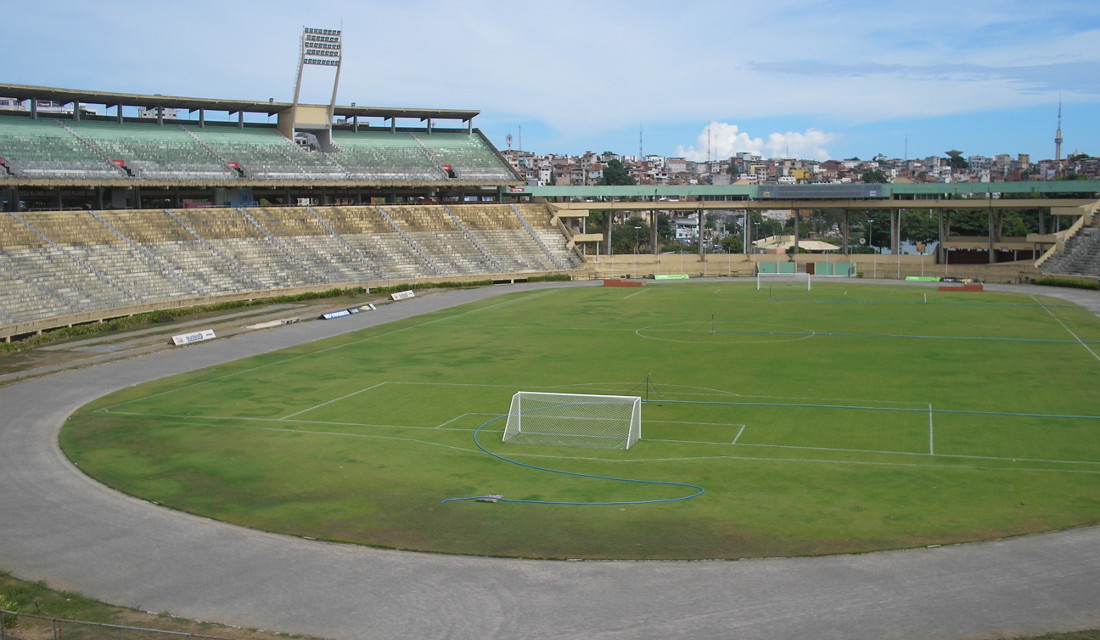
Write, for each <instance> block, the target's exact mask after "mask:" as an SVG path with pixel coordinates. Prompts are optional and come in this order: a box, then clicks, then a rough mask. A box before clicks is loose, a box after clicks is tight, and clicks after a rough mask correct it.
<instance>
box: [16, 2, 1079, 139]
mask: <svg viewBox="0 0 1100 640" xmlns="http://www.w3.org/2000/svg"><path fill="white" fill-rule="evenodd" d="M0 3H2V5H3V14H2V15H3V19H2V20H0V42H3V43H4V45H5V46H4V49H5V51H6V52H8V56H7V57H6V62H5V65H4V72H3V73H2V74H0V78H3V81H5V82H11V83H17V84H34V85H44V86H52V87H64V88H71V89H88V90H102V91H119V92H134V93H160V94H164V95H178V96H200V97H212V98H236V99H244V100H265V99H267V98H274V99H275V100H283V101H289V100H291V98H292V97H293V90H294V79H295V74H296V71H297V57H298V39H299V36H300V34H301V29H302V27H303V26H312V27H322V28H336V29H341V30H342V31H343V35H344V50H345V52H344V62H343V68H342V72H341V78H340V86H339V94H338V98H337V101H338V102H340V103H342V104H348V103H352V102H355V103H356V104H358V105H369V106H382V107H425V108H454V109H477V110H480V111H481V115H479V116H478V117H477V118H476V119H475V120H474V124H475V126H477V127H478V128H480V129H481V130H482V131H484V132H485V134H486V135H487V136H489V138H490V139H491V140H492V141H493V143H494V144H496V145H497V147H499V148H501V149H506V148H508V146H509V143H508V136H509V135H511V136H512V142H511V146H512V148H520V145H521V140H522V148H523V149H524V150H527V151H533V152H535V153H563V154H576V153H583V152H585V151H596V152H600V151H608V150H610V151H615V152H618V153H622V154H636V153H638V151H639V148H642V149H643V150H644V152H645V153H647V154H648V153H654V154H660V155H666V156H683V157H687V158H689V159H695V160H706V159H708V158H724V157H729V156H730V155H731V154H732V153H735V152H738V151H750V152H755V153H760V154H762V155H764V156H765V157H797V158H814V159H819V160H823V159H827V158H848V157H860V158H870V157H872V156H874V155H875V154H878V153H883V154H885V155H887V156H891V157H910V158H916V157H925V156H928V155H943V154H944V152H945V151H947V150H949V149H958V150H960V151H963V153H964V155H976V154H979V155H989V156H991V155H995V154H998V153H1009V154H1013V155H1014V154H1017V153H1029V154H1031V157H1032V158H1033V159H1040V158H1049V157H1053V155H1054V142H1053V139H1054V132H1055V128H1056V126H1057V115H1058V105H1059V99H1060V100H1061V103H1062V129H1063V137H1064V139H1065V142H1064V144H1063V154H1068V153H1073V152H1074V151H1078V150H1079V151H1081V152H1084V153H1088V154H1090V155H1100V3H1098V2H1095V0H1091V1H1077V0H1070V1H1057V0H1055V1H1050V2H1035V1H1030V2H1020V1H1017V0H997V1H995V2H990V1H985V0H975V1H963V2H958V1H957V0H953V1H951V2H942V1H939V0H927V1H924V2H919V3H916V2H914V3H895V2H867V1H866V0H864V1H861V2H848V1H845V0H839V1H838V0H833V1H829V2H825V1H820V2H819V1H816V0H798V1H789V0H770V1H769V2H763V3H761V2H756V3H748V2H742V1H735V0H724V1H717V0H715V1H712V0H680V1H679V2H668V1H665V2H656V1H653V0H632V1H615V0H583V1H582V0H554V1H552V2H547V1H546V0H538V1H535V2H527V1H524V0H511V1H504V0H463V1H462V2H454V1H449V2H442V1H438V0H400V1H397V0H360V1H348V0H331V1H326V0H316V1H315V2H312V3H310V2H301V1H300V0H298V1H289V0H266V1H263V2H260V1H255V0H236V1H234V2H224V1H213V0H190V1H189V2H186V3H134V2H122V1H121V0H101V1H100V2H87V1H82V2H73V1H69V0H34V1H29V2H17V1H16V0H0ZM325 73H326V70H325V69H323V68H321V67H307V74H306V76H305V84H304V90H303V91H304V93H303V100H304V101H312V102H319V103H323V102H327V100H328V94H329V93H330V92H331V77H330V76H326V75H325ZM208 117H211V116H208Z"/></svg>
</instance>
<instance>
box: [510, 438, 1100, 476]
mask: <svg viewBox="0 0 1100 640" xmlns="http://www.w3.org/2000/svg"><path fill="white" fill-rule="evenodd" d="M700 444H714V443H700ZM720 446H723V447H728V446H729V445H727V444H723V445H720ZM740 446H746V445H740ZM748 446H757V445H748ZM909 455H921V456H924V455H927V454H923V453H921V454H909ZM512 457H514V458H538V459H549V460H553V459H562V460H581V461H596V462H620V463H631V464H637V463H647V462H685V461H688V460H740V461H748V462H779V463H788V462H798V463H809V464H835V465H855V466H874V467H898V468H906V469H914V468H915V469H944V470H952V469H958V470H962V471H975V470H976V471H1013V472H1016V471H1029V472H1039V473H1042V472H1045V473H1083V474H1088V475H1098V474H1100V470H1097V471H1093V470H1091V469H1041V468H1028V467H989V466H981V465H951V464H926V463H920V462H880V461H874V460H829V459H824V458H821V459H819V458H769V457H760V456H730V455H720V456H678V457H674V458H644V459H639V458H633V459H629V460H628V459H618V460H616V459H611V458H592V457H581V456H557V455H542V454H513V455H512ZM948 457H952V456H937V458H939V459H943V458H948ZM1013 459H1014V458H990V459H989V460H991V461H996V460H1013ZM1016 459H1018V458H1016ZM1033 462H1034V461H1033ZM1037 462H1047V461H1044V460H1039V461H1037ZM1071 462H1072V461H1071Z"/></svg>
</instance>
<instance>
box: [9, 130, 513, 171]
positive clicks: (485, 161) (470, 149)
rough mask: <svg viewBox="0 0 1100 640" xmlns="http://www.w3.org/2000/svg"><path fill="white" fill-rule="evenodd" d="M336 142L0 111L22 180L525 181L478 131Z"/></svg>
mask: <svg viewBox="0 0 1100 640" xmlns="http://www.w3.org/2000/svg"><path fill="white" fill-rule="evenodd" d="M332 140H333V142H334V144H335V149H334V150H330V151H324V152H322V151H317V150H314V151H311V150H308V149H306V148H303V147H300V146H298V145H297V144H295V143H294V142H293V141H291V140H288V139H287V138H285V137H284V136H283V135H282V134H281V133H279V131H278V130H277V129H276V128H275V127H274V125H262V124H255V123H250V124H249V125H247V126H244V127H238V126H236V125H231V124H226V123H206V124H205V126H199V124H198V123H196V122H193V121H190V120H187V121H173V122H167V123H165V124H157V123H155V122H152V121H148V122H138V121H133V120H128V121H126V122H123V123H119V122H116V121H115V120H113V119H93V118H85V119H82V120H72V119H68V118H64V119H54V118H39V119H32V118H29V117H27V116H26V115H25V114H19V115H0V157H3V158H4V159H5V162H6V163H7V164H8V166H9V167H10V168H11V171H12V172H13V174H14V176H15V177H17V178H32V179H48V180H89V181H93V180H108V179H109V180H115V181H117V180H127V181H130V180H132V181H139V182H140V181H158V182H179V183H183V184H187V183H192V184H193V183H223V182H232V181H234V180H238V179H242V178H243V179H248V180H251V181H257V180H259V181H272V182H293V183H296V184H309V183H311V182H317V181H325V182H368V183H380V184H401V185H410V184H417V183H442V182H448V181H454V180H458V181H461V182H466V183H490V184H502V183H509V182H515V181H518V180H519V177H518V176H517V175H516V174H515V173H514V171H513V170H512V168H511V167H510V166H509V165H508V163H507V162H506V161H505V160H504V159H503V158H502V157H500V156H499V155H498V154H497V153H496V151H495V150H494V149H493V147H492V145H491V144H490V143H489V142H488V141H487V140H486V139H485V138H484V137H483V136H482V135H481V134H480V133H479V132H470V133H468V132H464V131H443V130H433V131H432V132H431V133H428V132H426V131H419V132H416V133H414V132H410V131H390V130H382V129H369V128H367V129H363V130H360V131H358V132H356V131H351V130H347V129H336V130H333V132H332ZM444 166H448V167H450V171H449V172H448V170H447V169H444V168H443V167H444ZM7 175H8V173H7V171H0V177H7Z"/></svg>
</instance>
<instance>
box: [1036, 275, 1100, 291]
mask: <svg viewBox="0 0 1100 640" xmlns="http://www.w3.org/2000/svg"><path fill="white" fill-rule="evenodd" d="M1034 284H1039V285H1043V286H1046V287H1067V288H1070V289H1100V282H1083V281H1081V280H1070V279H1068V278H1039V279H1037V280H1035V281H1034Z"/></svg>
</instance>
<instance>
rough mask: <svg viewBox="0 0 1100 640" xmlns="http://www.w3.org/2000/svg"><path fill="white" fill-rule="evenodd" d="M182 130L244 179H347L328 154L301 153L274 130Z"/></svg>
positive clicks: (229, 128)
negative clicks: (233, 166)
mask: <svg viewBox="0 0 1100 640" xmlns="http://www.w3.org/2000/svg"><path fill="white" fill-rule="evenodd" d="M185 128H186V129H187V131H189V132H190V133H191V134H193V135H194V136H195V138H197V139H198V140H199V141H201V142H202V144H204V145H205V146H206V147H207V148H208V149H209V150H210V151H211V152H212V153H213V154H215V155H216V157H218V158H219V159H220V160H221V161H222V162H223V163H228V162H235V163H238V164H239V165H240V167H241V170H242V172H243V174H244V176H245V177H247V178H253V179H262V180H281V181H286V180H291V181H295V182H301V181H305V182H309V181H312V180H343V179H345V178H347V175H346V173H345V172H344V171H343V170H342V169H341V168H340V167H338V166H337V165H335V164H334V163H333V162H331V161H330V160H329V158H328V154H324V153H317V152H310V151H304V150H302V149H301V148H299V147H298V145H296V144H294V143H293V142H292V141H290V140H287V139H286V138H285V137H283V136H282V134H280V133H279V132H278V131H277V130H275V129H273V128H267V127H263V128H261V127H256V128H244V129H238V128H236V127H226V126H207V127H201V128H200V127H197V126H193V125H190V126H187V127H185Z"/></svg>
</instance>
